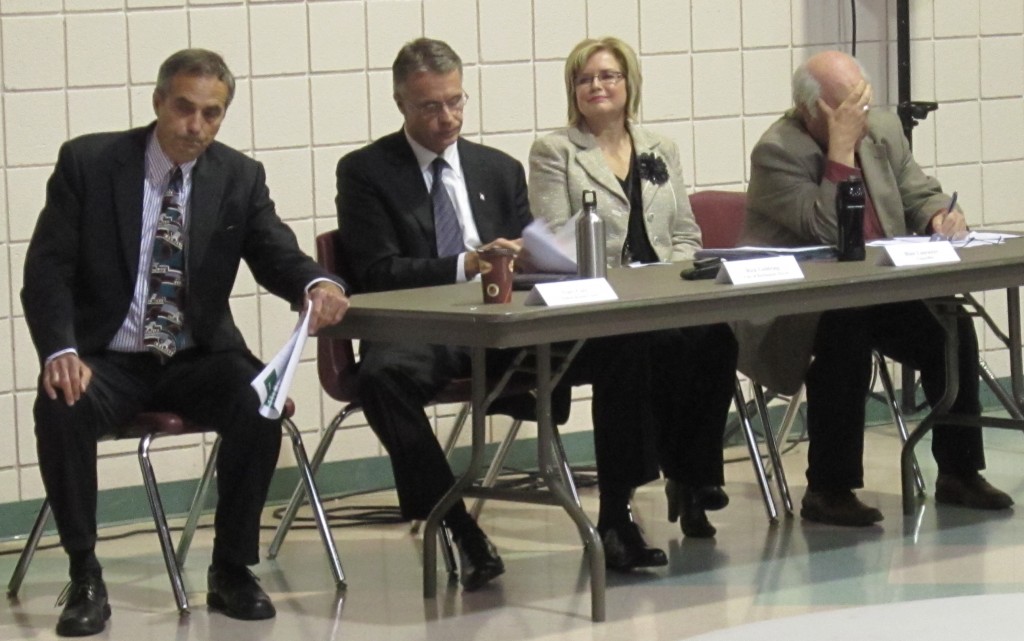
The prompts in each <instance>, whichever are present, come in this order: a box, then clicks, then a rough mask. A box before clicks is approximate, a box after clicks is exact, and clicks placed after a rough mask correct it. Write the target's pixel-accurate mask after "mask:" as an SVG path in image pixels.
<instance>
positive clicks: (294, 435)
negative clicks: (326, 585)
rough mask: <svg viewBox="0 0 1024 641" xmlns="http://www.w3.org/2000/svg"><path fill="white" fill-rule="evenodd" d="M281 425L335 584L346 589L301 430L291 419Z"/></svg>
mask: <svg viewBox="0 0 1024 641" xmlns="http://www.w3.org/2000/svg"><path fill="white" fill-rule="evenodd" d="M281 425H282V426H283V427H284V429H285V431H287V432H288V437H289V438H290V439H291V441H292V451H293V452H294V453H295V462H296V463H297V464H298V468H299V476H300V477H301V478H302V484H303V486H305V489H306V498H307V499H309V506H310V508H312V510H313V518H314V519H315V520H316V526H317V529H318V530H320V538H321V540H323V543H324V548H325V549H326V550H327V560H328V562H329V563H330V565H331V573H332V574H333V575H334V583H335V585H336V586H337V588H338V589H339V590H342V589H344V588H345V570H344V569H343V568H342V567H341V560H340V559H339V558H338V550H337V548H336V547H335V546H334V537H333V536H332V534H331V528H330V526H329V525H328V524H327V515H326V514H325V513H324V506H323V503H322V502H321V501H320V492H319V491H318V490H317V488H316V481H315V480H314V478H313V469H312V467H310V464H309V458H308V457H307V456H306V448H305V447H303V445H302V435H301V434H300V433H299V428H297V427H296V426H295V423H293V422H292V421H291V419H287V418H286V419H285V420H284V421H283V422H282V423H281Z"/></svg>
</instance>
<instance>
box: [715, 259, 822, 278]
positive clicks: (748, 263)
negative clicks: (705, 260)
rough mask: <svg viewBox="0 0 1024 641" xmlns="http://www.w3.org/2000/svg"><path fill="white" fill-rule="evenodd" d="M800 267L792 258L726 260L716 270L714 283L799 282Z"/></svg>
mask: <svg viewBox="0 0 1024 641" xmlns="http://www.w3.org/2000/svg"><path fill="white" fill-rule="evenodd" d="M803 277H804V273H803V271H801V270H800V265H799V264H798V263H797V262H796V258H794V257H793V256H772V257H771V258H751V259H750V260H727V261H725V262H723V263H722V267H721V268H720V269H719V270H718V276H717V277H715V281H716V282H719V283H731V284H733V285H751V284H754V283H774V282H777V281H780V280H801V279H803Z"/></svg>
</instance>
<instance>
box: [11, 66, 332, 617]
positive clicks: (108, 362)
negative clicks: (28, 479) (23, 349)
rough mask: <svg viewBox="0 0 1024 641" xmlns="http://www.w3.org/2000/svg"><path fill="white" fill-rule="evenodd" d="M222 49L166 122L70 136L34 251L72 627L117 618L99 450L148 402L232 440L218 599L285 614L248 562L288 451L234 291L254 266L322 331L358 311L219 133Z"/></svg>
mask: <svg viewBox="0 0 1024 641" xmlns="http://www.w3.org/2000/svg"><path fill="white" fill-rule="evenodd" d="M234 87H235V83H234V78H233V76H232V75H231V72H230V70H229V69H228V68H227V66H226V65H225V63H224V61H223V60H222V59H221V57H220V56H219V55H217V54H216V53H213V52H210V51H206V50H202V49H186V50H183V51H179V52H177V53H175V54H173V55H172V56H170V57H169V58H168V59H167V60H166V61H164V63H163V64H162V65H161V67H160V71H159V74H158V78H157V84H156V88H155V90H154V92H153V109H154V111H155V112H156V122H155V123H153V124H151V125H149V126H147V127H142V128H139V129H132V130H129V131H124V132H116V133H102V134H92V135H86V136H82V137H80V138H76V139H74V140H71V141H69V142H67V143H65V144H64V145H63V146H62V147H61V150H60V154H59V157H58V160H57V165H56V168H55V169H54V172H53V175H52V176H51V177H50V179H49V182H48V183H47V188H46V204H45V205H44V207H43V210H42V212H41V213H40V215H39V219H38V221H37V223H36V228H35V231H34V233H33V235H32V239H31V241H30V243H29V247H28V254H27V257H26V260H25V278H24V289H23V290H22V301H23V303H24V308H25V319H26V321H27V322H28V326H29V330H30V332H31V335H32V340H33V342H34V343H35V347H36V350H37V352H38V355H39V358H40V361H41V363H42V373H41V375H40V379H39V390H38V396H37V398H36V403H35V409H34V416H35V426H36V440H37V446H38V451H39V466H40V471H41V473H42V477H43V483H44V485H45V487H46V496H47V498H48V499H49V501H50V505H51V507H52V508H53V514H54V516H55V518H56V522H57V530H58V532H59V534H60V540H61V545H62V546H63V547H64V550H65V551H66V552H67V554H68V557H69V562H70V575H71V583H70V586H69V589H68V590H67V592H66V594H65V596H66V602H65V607H64V610H63V611H62V613H61V615H60V618H59V621H58V623H57V634H59V635H62V636H83V635H89V634H96V633H98V632H100V631H102V630H103V628H104V626H105V622H106V620H107V618H109V616H110V606H109V605H108V602H107V590H106V586H105V584H104V582H103V578H102V570H101V567H100V564H99V561H98V560H97V558H96V554H95V545H96V496H97V481H96V442H97V439H98V438H99V437H101V436H104V435H111V434H114V435H116V434H117V431H118V428H119V426H121V425H124V424H125V423H127V422H128V421H129V420H130V419H131V418H132V416H134V415H135V414H137V413H138V412H140V411H142V410H158V411H170V412H176V413H178V414H181V415H182V416H183V417H185V418H186V419H189V420H192V421H195V422H198V423H201V424H205V425H211V426H213V427H214V428H216V430H217V432H218V434H220V436H221V437H222V439H223V440H222V445H221V449H220V454H219V456H218V459H217V481H218V495H219V501H218V504H217V514H216V518H215V522H214V544H213V561H212V564H211V565H210V568H209V574H208V592H207V603H208V604H209V605H210V606H211V607H213V608H215V609H218V610H221V611H223V612H224V613H225V614H226V615H228V616H230V617H233V618H237V619H266V618H270V617H273V616H274V615H275V609H274V606H273V604H272V603H271V601H270V598H269V597H268V596H267V595H266V593H265V592H264V591H263V590H262V589H261V588H260V587H259V585H258V583H257V580H256V578H255V577H254V576H253V574H252V573H251V572H250V571H249V569H248V568H247V567H246V566H248V565H253V564H255V563H257V562H258V561H259V549H258V547H259V530H260V514H261V512H262V509H263V503H264V501H265V500H266V496H267V491H268V489H269V485H270V479H271V476H272V475H273V472H274V468H275V466H276V465H277V458H278V451H279V449H280V446H281V426H280V420H269V419H266V418H263V417H262V416H261V415H260V414H259V406H260V401H259V397H258V396H257V394H256V392H255V391H254V390H253V389H252V388H251V386H250V383H251V381H252V380H253V378H254V377H255V376H256V374H257V373H259V371H260V369H261V368H262V365H261V364H260V363H259V361H258V360H257V359H256V358H255V357H254V356H253V355H252V354H251V353H250V352H249V350H248V349H247V348H246V346H245V342H244V340H243V338H242V335H241V332H240V331H239V330H238V328H237V327H236V325H235V323H234V320H233V319H232V316H231V309H230V306H229V301H228V297H229V295H230V293H231V289H232V286H233V284H234V281H235V275H236V274H237V272H238V268H239V264H240V262H241V261H242V260H243V259H244V260H245V261H246V263H248V265H249V267H250V269H251V270H252V272H253V274H254V275H255V277H256V281H257V282H258V283H259V284H260V285H261V286H263V287H265V288H267V289H268V290H269V291H271V292H273V293H275V294H277V295H278V296H281V297H282V298H285V299H287V300H288V301H290V302H292V303H293V304H295V305H297V306H298V305H302V306H309V307H311V308H312V319H311V321H310V331H311V332H313V331H316V330H317V329H318V328H320V327H322V326H325V325H329V324H334V323H337V322H339V321H340V320H341V318H342V316H343V315H344V313H345V310H346V309H347V308H348V299H347V298H346V296H345V290H344V283H343V282H342V281H341V280H340V279H337V278H336V277H334V276H332V275H330V274H329V273H327V272H325V271H324V270H322V269H321V268H320V267H319V266H318V265H317V264H316V262H315V261H313V260H312V259H311V258H309V257H308V256H306V255H305V254H303V253H302V251H301V250H300V249H299V246H298V244H297V242H296V239H295V235H294V234H293V233H292V231H291V229H290V228H289V227H288V226H287V225H285V224H284V223H283V222H282V221H281V220H280V219H279V218H278V216H277V214H276V212H275V209H274V203H273V201H272V200H271V199H270V194H269V192H268V190H267V186H266V183H265V175H264V171H263V167H262V165H260V164H259V163H257V162H255V161H253V160H252V159H250V158H248V157H246V156H244V155H242V154H241V153H239V152H237V151H235V150H233V149H231V148H230V147H227V146H225V145H223V144H220V143H217V142H215V141H214V138H215V137H216V135H217V132H218V130H219V128H220V125H221V122H222V121H223V119H224V116H225V114H226V113H227V108H228V106H229V105H230V103H231V98H232V97H233V95H234Z"/></svg>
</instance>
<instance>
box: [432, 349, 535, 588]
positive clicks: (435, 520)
mask: <svg viewBox="0 0 1024 641" xmlns="http://www.w3.org/2000/svg"><path fill="white" fill-rule="evenodd" d="M470 358H471V360H472V393H471V397H472V401H471V403H472V407H473V409H472V413H473V415H472V417H471V420H472V447H471V454H470V460H469V466H468V467H467V468H466V472H465V473H464V474H463V475H462V476H460V477H459V478H457V479H456V480H455V484H454V485H452V487H451V488H450V489H449V490H448V491H447V492H446V493H445V495H444V496H443V497H441V500H440V501H438V503H437V505H435V506H434V509H433V510H431V511H430V516H428V517H427V521H426V523H425V524H424V526H423V598H425V599H432V598H434V597H435V596H437V534H438V529H439V528H440V526H441V521H442V519H444V515H445V514H447V513H448V510H449V509H451V507H452V506H453V505H455V503H456V502H457V501H459V499H461V498H462V495H463V492H464V491H465V489H466V488H467V487H469V486H470V485H471V484H472V483H473V481H474V480H475V479H476V477H477V475H478V474H479V472H480V467H481V465H482V462H483V458H484V447H485V446H486V445H487V434H486V427H487V407H486V405H487V403H486V399H487V360H486V359H487V352H486V350H485V349H484V348H482V347H474V348H473V349H472V351H471V352H470ZM549 398H550V397H549Z"/></svg>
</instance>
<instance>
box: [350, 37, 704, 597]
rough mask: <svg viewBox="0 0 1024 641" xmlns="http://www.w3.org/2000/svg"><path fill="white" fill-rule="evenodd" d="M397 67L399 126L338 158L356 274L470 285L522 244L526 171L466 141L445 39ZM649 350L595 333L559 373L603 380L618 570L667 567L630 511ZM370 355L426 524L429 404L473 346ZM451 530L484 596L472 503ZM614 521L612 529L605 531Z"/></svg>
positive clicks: (441, 481) (417, 46)
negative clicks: (499, 250)
mask: <svg viewBox="0 0 1024 641" xmlns="http://www.w3.org/2000/svg"><path fill="white" fill-rule="evenodd" d="M392 71H393V78H394V88H395V102H396V103H397V105H398V108H399V110H400V111H401V113H402V115H403V116H404V121H405V122H404V127H403V129H402V130H401V131H398V132H396V133H393V134H390V135H387V136H385V137H383V138H381V139H379V140H377V141H376V142H374V143H372V144H370V145H368V146H366V147H364V148H362V149H359V150H357V151H354V152H352V153H350V154H348V155H346V156H345V157H344V158H342V159H341V161H340V162H339V163H338V171H337V177H338V196H337V206H338V226H339V229H340V231H341V239H342V246H343V249H344V261H345V262H346V263H347V267H348V268H349V276H350V278H351V279H352V281H353V285H354V286H355V288H356V291H359V292H363V291H386V290H395V289H404V288H412V287H425V286H430V285H444V284H451V283H456V282H465V281H467V280H472V279H473V278H474V277H476V276H477V274H478V273H479V272H480V259H479V255H478V252H479V251H480V250H482V249H485V248H488V247H506V248H509V249H511V250H513V251H516V252H518V251H519V250H520V248H521V241H520V237H521V234H522V231H523V229H524V228H525V227H526V225H527V224H529V222H530V221H531V220H532V216H531V215H530V209H529V202H528V198H527V191H526V176H525V172H524V170H523V167H522V165H521V164H520V163H519V162H518V161H516V160H515V159H513V158H511V157H510V156H508V155H507V154H505V153H503V152H501V151H498V150H496V149H492V148H489V147H485V146H483V145H478V144H475V143H472V142H469V141H467V140H465V139H463V138H461V137H460V132H461V129H462V114H463V108H464V107H465V105H466V101H467V100H468V96H467V95H466V93H465V92H464V91H463V88H462V62H461V60H460V59H459V57H458V55H457V54H456V53H455V52H454V51H452V49H451V48H450V47H449V46H448V45H447V44H445V43H444V42H440V41H437V40H431V39H427V38H421V39H419V40H415V41H413V42H410V43H408V44H406V45H405V46H404V47H403V48H402V49H401V51H400V52H399V54H398V56H397V58H396V60H395V63H394V66H393V67H392ZM453 342H455V341H454V340H453ZM643 349H644V346H640V345H639V344H634V343H633V339H631V338H628V337H626V338H615V337H613V338H602V339H594V340H591V341H588V342H587V344H586V345H585V346H584V348H583V349H582V350H581V352H580V353H579V354H578V355H577V357H576V359H575V360H574V362H573V364H572V366H571V367H570V368H569V372H568V373H567V374H566V375H565V377H564V378H563V383H564V384H565V385H569V384H582V383H590V384H592V385H593V386H594V403H593V408H594V412H593V413H594V434H595V442H596V445H595V449H597V450H598V451H599V452H609V453H610V455H611V456H613V457H615V456H617V459H616V461H615V464H614V465H607V466H605V467H603V468H602V463H601V460H602V455H601V454H600V453H599V454H598V467H599V477H600V478H601V479H602V481H601V483H602V485H603V486H606V487H608V488H612V489H610V490H609V491H608V492H606V491H605V489H604V487H602V490H601V508H600V510H601V512H600V515H599V518H598V530H599V531H603V532H604V533H605V534H603V536H604V537H605V548H606V560H607V561H608V563H609V567H614V568H616V569H621V570H628V569H632V568H634V567H649V566H654V565H665V564H666V563H667V558H666V557H665V554H664V552H662V551H661V550H659V549H657V548H650V547H648V546H647V544H646V542H645V541H644V540H643V538H642V536H641V534H640V530H639V528H638V527H637V526H636V524H635V523H633V521H632V519H631V517H630V513H629V498H630V493H631V491H632V488H634V487H636V486H638V485H640V484H642V483H644V482H647V481H649V480H652V479H653V478H656V477H657V474H658V469H657V464H656V456H655V454H656V449H655V448H654V446H653V445H652V441H651V440H646V441H645V440H644V439H642V438H640V436H639V434H640V432H642V431H644V430H645V429H647V427H648V425H649V423H650V422H651V421H652V420H653V419H651V420H647V416H648V415H649V410H648V409H647V407H648V406H649V405H650V403H647V402H646V399H647V396H646V394H645V393H644V390H646V389H647V387H646V386H647V385H649V375H650V372H649V369H650V368H649V366H648V365H647V359H646V353H645V352H644V351H643ZM513 351H514V350H493V351H491V352H489V353H488V358H487V365H488V369H489V370H493V371H500V370H501V369H502V365H503V364H504V363H505V362H507V358H508V357H510V356H511V355H512V354H510V352H513ZM360 355H361V360H360V364H359V395H360V399H361V401H362V403H363V408H364V411H365V413H366V417H367V420H368V422H369V423H370V426H371V427H372V428H373V430H374V431H375V432H376V433H377V435H378V437H380V439H381V442H382V443H383V444H384V447H385V448H386V449H387V451H388V454H389V455H390V457H391V464H392V469H393V470H394V476H395V483H396V486H397V489H398V498H399V504H400V506H401V510H402V515H403V517H405V518H407V519H424V518H426V517H427V516H428V515H429V514H430V511H431V510H432V509H433V508H434V506H435V505H436V504H437V502H438V501H439V500H440V499H441V498H442V496H444V494H445V492H447V490H448V489H449V488H450V487H451V486H452V484H453V483H454V477H453V475H452V472H451V469H450V467H449V466H448V462H447V460H446V459H445V455H444V452H443V451H442V449H441V446H440V444H439V443H438V441H437V438H436V437H435V435H434V431H433V428H432V426H431V423H430V420H429V419H428V418H427V416H426V413H425V411H424V409H423V408H424V406H425V405H426V404H427V403H428V402H430V400H431V399H432V398H434V396H435V395H436V394H437V393H438V392H439V391H440V390H441V389H443V388H444V386H445V385H446V384H447V383H448V382H449V381H450V380H452V379H453V378H457V377H466V376H468V375H469V373H470V360H469V350H467V349H465V348H459V347H453V346H448V345H418V344H413V343H401V344H398V343H371V342H368V341H363V342H362V343H361V344H360ZM562 391H563V393H566V392H567V388H566V387H564V386H563V388H562ZM562 398H564V399H566V400H567V399H568V395H567V393H566V395H565V396H564V397H562ZM627 432H628V433H627ZM616 435H617V436H618V440H621V441H622V443H621V444H620V443H618V442H616ZM602 444H604V445H602ZM645 447H646V448H648V449H649V450H650V451H649V452H648V451H642V450H643V448H645ZM613 495H614V496H613ZM699 516H700V517H701V518H703V517H704V512H703V510H699ZM445 524H446V526H447V527H448V528H449V529H450V530H451V532H452V535H453V538H454V539H455V542H456V544H457V545H458V547H459V555H460V561H461V567H460V572H461V582H462V585H463V587H464V589H466V590H467V591H472V590H476V589H478V588H480V587H482V586H483V585H485V584H486V583H487V582H488V581H490V580H492V579H494V578H495V577H497V576H499V575H500V574H502V573H503V572H504V564H503V562H502V560H501V558H500V557H499V556H498V554H497V551H496V550H495V548H494V546H493V545H492V544H491V542H490V540H488V538H487V536H486V535H485V534H484V532H483V531H482V530H481V529H480V527H479V526H478V525H477V523H476V521H475V520H474V519H473V518H472V517H471V516H470V515H469V513H468V512H467V511H466V508H465V505H464V504H463V502H462V501H459V502H458V503H456V504H455V506H454V507H452V508H451V509H450V510H449V511H448V513H447V514H446V515H445ZM613 525H614V526H615V527H614V528H613V527H612V526H613ZM613 529H614V530H615V532H616V534H615V535H614V536H613V537H612V538H609V537H608V536H606V534H607V532H609V531H611V530H613Z"/></svg>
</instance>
